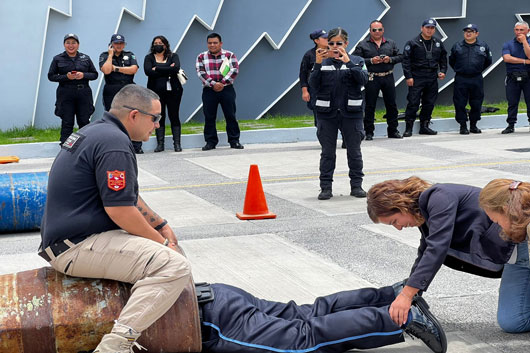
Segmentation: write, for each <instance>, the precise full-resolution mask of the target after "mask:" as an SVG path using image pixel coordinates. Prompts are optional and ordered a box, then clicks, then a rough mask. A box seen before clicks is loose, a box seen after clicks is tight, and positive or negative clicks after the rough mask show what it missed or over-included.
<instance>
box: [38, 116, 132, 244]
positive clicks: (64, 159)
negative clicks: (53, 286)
mask: <svg viewBox="0 0 530 353" xmlns="http://www.w3.org/2000/svg"><path fill="white" fill-rule="evenodd" d="M137 176H138V167H137V165H136V156H135V154H134V149H133V146H132V143H131V140H130V138H129V135H128V133H127V130H126V129H125V127H124V126H123V124H122V123H121V122H120V121H119V120H118V119H117V118H116V117H115V116H113V115H112V114H110V113H108V112H105V113H104V116H103V119H101V120H98V121H96V122H93V123H91V124H89V125H87V126H85V127H84V128H82V129H81V130H79V131H78V132H77V133H73V134H72V135H70V137H69V138H68V140H66V142H65V143H64V144H63V146H62V148H61V151H60V152H59V154H58V155H57V157H56V158H55V161H54V162H53V165H52V168H51V170H50V175H49V178H48V196H47V200H46V208H45V211H44V217H43V219H42V225H41V234H42V245H43V248H46V247H48V246H49V245H50V244H54V243H56V242H58V241H61V240H65V239H69V240H72V241H74V242H78V241H80V240H82V239H84V238H87V237H88V236H90V235H91V234H94V233H101V232H105V231H108V230H112V229H118V228H119V227H118V225H116V223H114V222H113V221H112V220H111V219H110V217H109V216H108V215H107V213H106V212H105V209H104V207H112V206H135V205H136V202H137V200H138V178H137Z"/></svg>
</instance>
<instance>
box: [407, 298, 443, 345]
mask: <svg viewBox="0 0 530 353" xmlns="http://www.w3.org/2000/svg"><path fill="white" fill-rule="evenodd" d="M404 330H405V332H406V333H408V334H409V335H411V336H412V337H417V338H419V339H421V340H422V341H423V343H425V344H426V345H427V347H429V348H430V349H431V350H432V351H433V352H434V353H445V352H447V339H446V337H445V332H444V330H443V328H442V325H440V323H439V322H438V320H437V319H436V318H435V317H434V315H433V314H432V313H431V312H430V311H429V305H428V304H427V302H426V301H425V299H423V298H422V297H418V296H415V297H414V299H413V300H412V306H411V307H410V314H409V320H408V322H407V324H406V326H405V328H404Z"/></svg>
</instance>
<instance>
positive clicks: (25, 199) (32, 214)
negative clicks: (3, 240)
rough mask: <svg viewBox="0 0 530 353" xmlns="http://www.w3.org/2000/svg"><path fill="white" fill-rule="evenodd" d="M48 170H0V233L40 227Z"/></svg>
mask: <svg viewBox="0 0 530 353" xmlns="http://www.w3.org/2000/svg"><path fill="white" fill-rule="evenodd" d="M47 189H48V173H47V172H39V173H6V174H0V233H12V232H20V231H31V230H37V229H39V228H40V223H41V220H42V215H43V214H44V206H45V204H46V193H47Z"/></svg>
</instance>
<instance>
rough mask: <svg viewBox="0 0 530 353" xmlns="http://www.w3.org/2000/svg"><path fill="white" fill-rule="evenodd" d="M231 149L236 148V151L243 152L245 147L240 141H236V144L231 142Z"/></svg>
mask: <svg viewBox="0 0 530 353" xmlns="http://www.w3.org/2000/svg"><path fill="white" fill-rule="evenodd" d="M230 148H235V149H236V150H242V149H243V148H245V147H244V146H243V145H242V144H240V143H239V141H236V142H230Z"/></svg>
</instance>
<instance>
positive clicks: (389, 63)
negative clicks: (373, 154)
mask: <svg viewBox="0 0 530 353" xmlns="http://www.w3.org/2000/svg"><path fill="white" fill-rule="evenodd" d="M384 33H385V28H384V27H383V23H381V21H379V20H375V21H372V22H371V23H370V36H369V37H368V38H366V40H363V41H362V42H360V43H359V44H358V45H357V48H355V51H354V52H353V55H357V56H360V57H361V58H363V59H364V60H365V62H366V67H367V68H368V76H369V79H368V82H367V83H366V85H365V86H364V94H365V99H366V102H365V103H366V105H365V107H364V131H365V133H366V140H367V141H370V140H372V139H373V137H374V130H375V125H374V120H375V105H376V103H377V96H378V95H379V91H381V92H382V93H383V100H384V102H385V108H386V114H385V117H386V122H387V124H388V127H387V134H388V137H389V138H398V139H400V138H402V136H401V135H400V134H399V131H398V129H397V127H398V109H397V105H396V87H395V83H394V75H393V74H392V72H393V69H394V65H395V64H397V63H400V62H401V61H402V60H403V57H402V55H401V54H399V49H398V47H397V45H396V42H394V41H393V40H392V39H389V38H385V37H384V36H383V34H384Z"/></svg>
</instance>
